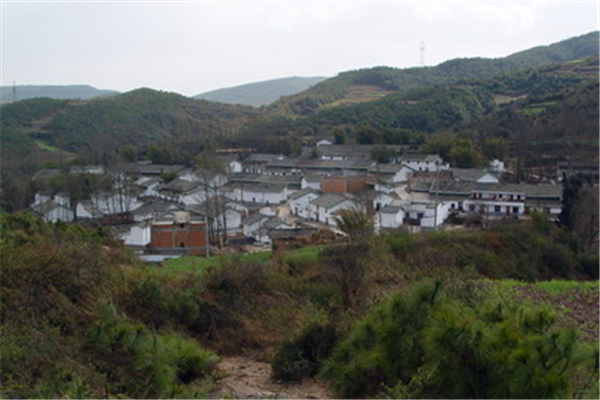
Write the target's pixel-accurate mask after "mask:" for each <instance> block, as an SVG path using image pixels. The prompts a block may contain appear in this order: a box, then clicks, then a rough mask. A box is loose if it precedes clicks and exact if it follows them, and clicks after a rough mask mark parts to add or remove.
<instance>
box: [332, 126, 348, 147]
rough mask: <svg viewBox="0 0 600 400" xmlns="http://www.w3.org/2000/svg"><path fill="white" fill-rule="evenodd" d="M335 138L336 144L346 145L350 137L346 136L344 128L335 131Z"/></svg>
mask: <svg viewBox="0 0 600 400" xmlns="http://www.w3.org/2000/svg"><path fill="white" fill-rule="evenodd" d="M333 138H334V143H335V144H346V141H347V140H348V135H346V132H344V130H342V128H339V127H338V128H335V129H334V130H333Z"/></svg>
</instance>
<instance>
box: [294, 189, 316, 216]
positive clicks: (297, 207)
mask: <svg viewBox="0 0 600 400" xmlns="http://www.w3.org/2000/svg"><path fill="white" fill-rule="evenodd" d="M321 194H322V193H321V192H320V191H318V190H315V189H311V188H306V189H302V190H299V191H297V192H296V193H293V194H291V195H290V197H289V200H288V204H289V209H290V212H291V213H292V214H293V215H295V216H297V217H301V218H310V217H311V215H310V212H311V206H310V203H311V201H313V200H314V199H316V198H317V197H319V196H320V195H321Z"/></svg>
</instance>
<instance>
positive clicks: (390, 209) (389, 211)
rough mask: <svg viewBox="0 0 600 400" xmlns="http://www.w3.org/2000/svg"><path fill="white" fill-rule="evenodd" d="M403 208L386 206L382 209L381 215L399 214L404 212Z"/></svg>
mask: <svg viewBox="0 0 600 400" xmlns="http://www.w3.org/2000/svg"><path fill="white" fill-rule="evenodd" d="M402 210H403V208H402V206H390V205H387V206H384V207H382V208H381V213H382V214H397V213H398V212H399V211H402Z"/></svg>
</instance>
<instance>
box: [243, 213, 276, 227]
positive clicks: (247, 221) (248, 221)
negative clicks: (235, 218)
mask: <svg viewBox="0 0 600 400" xmlns="http://www.w3.org/2000/svg"><path fill="white" fill-rule="evenodd" d="M268 218H269V217H268V216H266V215H264V214H261V213H254V214H251V215H249V216H247V217H246V218H244V220H243V221H242V224H243V225H254V224H256V223H257V222H260V221H262V220H263V219H268Z"/></svg>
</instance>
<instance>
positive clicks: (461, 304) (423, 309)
mask: <svg viewBox="0 0 600 400" xmlns="http://www.w3.org/2000/svg"><path fill="white" fill-rule="evenodd" d="M459 286H460V285H459ZM555 321H556V318H555V315H554V314H553V313H552V312H550V311H548V310H547V309H543V308H536V307H527V308H524V307H517V306H515V305H513V304H511V303H509V302H506V301H503V300H501V299H499V298H496V297H494V296H492V295H491V294H489V293H488V294H485V295H483V296H478V295H477V294H473V293H465V290H464V289H461V288H460V287H459V288H458V289H456V288H452V287H448V285H442V284H441V283H439V282H437V283H431V284H424V285H421V286H419V287H417V288H416V289H414V290H412V291H410V292H406V293H402V294H398V295H396V296H394V297H393V298H391V299H390V300H389V301H387V302H386V303H384V304H382V305H381V306H378V307H376V308H375V309H374V310H373V311H372V312H371V313H370V314H369V315H368V316H367V317H365V318H364V319H363V321H361V323H360V324H359V325H358V326H357V327H356V328H355V329H354V330H353V331H352V332H351V333H350V335H349V336H348V337H347V338H346V339H345V340H343V341H342V342H341V343H340V344H339V345H338V346H337V348H336V349H335V350H334V353H333V356H332V358H331V360H330V361H329V362H328V363H327V365H326V367H325V368H324V370H323V373H322V375H323V376H324V377H325V378H326V379H328V380H329V381H330V382H331V385H332V387H333V388H334V389H335V390H336V392H337V393H338V394H340V396H341V397H346V398H353V397H368V396H374V395H386V396H390V397H396V398H400V397H404V398H406V397H425V398H427V397H440V396H441V397H448V398H579V397H588V396H592V397H596V398H597V397H598V379H597V378H598V346H597V345H596V346H595V347H591V346H586V345H583V344H581V343H579V342H578V341H577V337H576V335H575V333H574V332H573V331H571V330H566V329H560V328H558V327H557V326H556V324H555Z"/></svg>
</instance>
